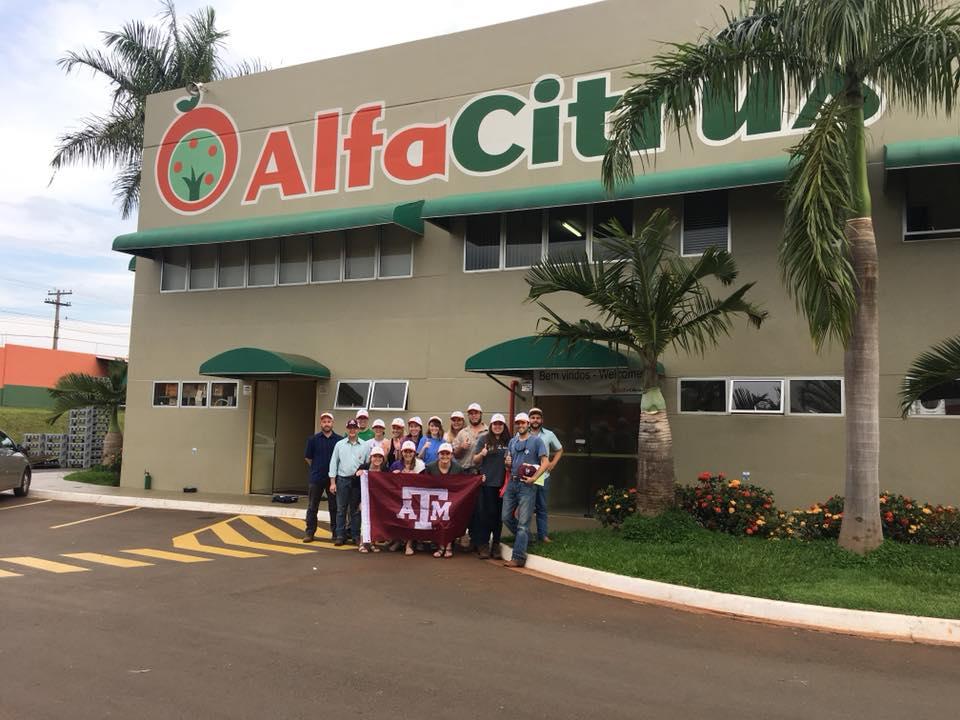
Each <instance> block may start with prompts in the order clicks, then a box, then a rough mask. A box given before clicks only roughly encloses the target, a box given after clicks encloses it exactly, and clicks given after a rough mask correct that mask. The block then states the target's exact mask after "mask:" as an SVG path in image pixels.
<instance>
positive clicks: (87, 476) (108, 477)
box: [63, 469, 120, 487]
mask: <svg viewBox="0 0 960 720" xmlns="http://www.w3.org/2000/svg"><path fill="white" fill-rule="evenodd" d="M63 479H64V480H72V481H73V482H84V483H90V484H91V485H112V486H113V487H119V485H120V476H119V475H118V474H117V473H115V472H110V471H109V470H94V469H90V470H78V471H77V472H72V473H70V474H68V475H64V477H63Z"/></svg>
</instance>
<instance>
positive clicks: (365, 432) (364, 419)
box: [356, 409, 373, 442]
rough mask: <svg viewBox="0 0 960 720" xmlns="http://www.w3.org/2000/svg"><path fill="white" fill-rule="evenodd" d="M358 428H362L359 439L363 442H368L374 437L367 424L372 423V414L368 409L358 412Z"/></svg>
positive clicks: (358, 434)
mask: <svg viewBox="0 0 960 720" xmlns="http://www.w3.org/2000/svg"><path fill="white" fill-rule="evenodd" d="M356 420H357V427H359V428H360V431H359V432H358V433H357V437H358V438H360V441H361V442H366V441H367V440H370V439H371V438H372V437H373V430H371V429H370V428H368V427H367V423H368V422H370V413H368V412H367V411H366V409H360V410H357V417H356Z"/></svg>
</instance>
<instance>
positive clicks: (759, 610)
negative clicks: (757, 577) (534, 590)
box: [501, 545, 960, 647]
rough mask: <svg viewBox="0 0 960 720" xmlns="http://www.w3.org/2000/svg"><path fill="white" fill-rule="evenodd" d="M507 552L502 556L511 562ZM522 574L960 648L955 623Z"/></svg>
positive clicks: (553, 570) (562, 574)
mask: <svg viewBox="0 0 960 720" xmlns="http://www.w3.org/2000/svg"><path fill="white" fill-rule="evenodd" d="M510 553H511V548H509V547H508V546H506V545H504V546H502V550H501V554H502V555H503V558H504V559H505V560H509V559H510ZM526 570H529V571H532V572H533V573H535V574H537V575H538V576H541V577H544V578H545V579H548V580H553V581H554V582H560V583H563V584H569V585H573V586H576V587H581V588H585V589H587V590H592V591H594V592H603V593H607V594H613V595H617V596H619V597H624V598H627V599H630V600H636V601H639V602H645V603H652V604H656V605H664V606H667V607H672V608H676V609H679V610H686V611H691V612H709V613H716V614H720V615H726V616H729V617H735V618H740V619H743V620H752V621H754V622H762V623H768V624H772V625H785V626H789V627H796V628H803V629H807V630H819V631H825V632H832V633H840V634H844V635H856V636H860V637H867V638H875V639H884V640H898V641H902V642H913V643H921V644H927V645H950V646H953V647H960V620H949V619H945V618H932V617H922V616H914V615H897V614H895V613H882V612H872V611H867V610H848V609H846V608H835V607H825V606H822V605H804V604H802V603H793V602H785V601H782V600H768V599H766V598H755V597H748V596H744V595H731V594H729V593H721V592H714V591H713V590H700V589H699V588H689V587H684V586H681V585H670V584H668V583H663V582H657V581H655V580H644V579H642V578H632V577H626V576H624V575H617V574H615V573H610V572H604V571H602V570H593V569H591V568H585V567H581V566H579V565H570V564H569V563H564V562H560V561H558V560H549V559H547V558H543V557H538V556H536V555H528V556H527V563H526Z"/></svg>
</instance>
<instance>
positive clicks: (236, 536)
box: [210, 522, 313, 555]
mask: <svg viewBox="0 0 960 720" xmlns="http://www.w3.org/2000/svg"><path fill="white" fill-rule="evenodd" d="M210 529H211V530H213V532H214V534H215V535H216V536H217V537H218V538H220V539H221V540H222V541H223V542H225V543H226V544H227V545H238V546H240V547H248V548H253V549H254V550H272V551H274V552H281V553H287V554H288V555H306V554H308V553H312V552H313V550H308V549H307V548H302V547H287V546H286V545H274V544H273V543H262V542H254V541H253V540H247V538H245V537H244V536H243V535H241V534H240V533H239V532H237V531H236V530H234V529H233V528H232V527H231V526H230V525H229V524H228V523H226V522H223V523H219V524H218V525H214V526H213V527H212V528H210Z"/></svg>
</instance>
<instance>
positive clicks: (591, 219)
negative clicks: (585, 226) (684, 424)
mask: <svg viewBox="0 0 960 720" xmlns="http://www.w3.org/2000/svg"><path fill="white" fill-rule="evenodd" d="M608 202H609V203H617V202H627V203H630V219H631V221H632V222H631V227H630V229H629V232H631V233H632V232H634V231H635V230H636V229H637V204H636V202H635V201H634V200H633V199H631V198H627V199H625V200H606V201H604V202H603V203H595V204H593V205H590V206H589V207H590V209H589V210H588V212H587V216H588V217H589V226H590V234H589V238H590V239H589V241H588V242H587V258H589V260H590V262H591V263H593V262H596V259H595V258H594V257H593V247H594V240H595V232H596V228H595V227H594V224H593V223H594V216H593V211H594V208H596V206H597V205H599V204H606V203H608ZM728 209H729V206H728ZM625 229H626V228H625ZM604 262H626V258H621V259H620V260H604ZM697 379H704V380H705V379H707V378H697Z"/></svg>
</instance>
